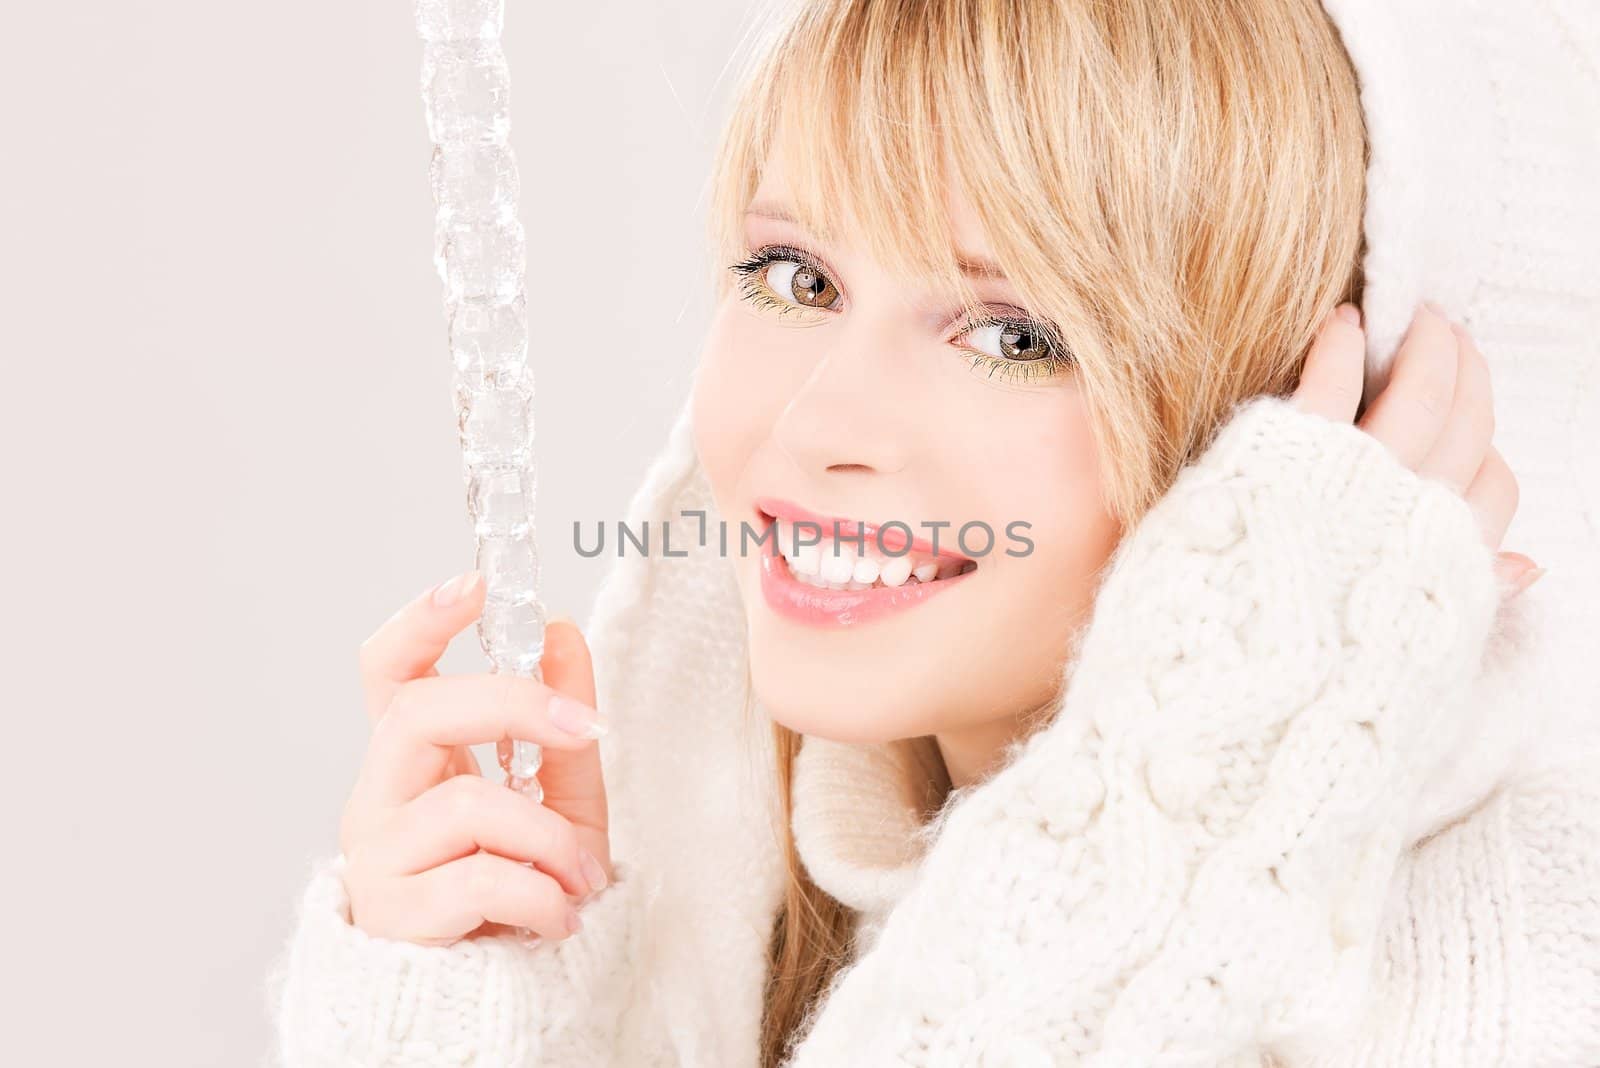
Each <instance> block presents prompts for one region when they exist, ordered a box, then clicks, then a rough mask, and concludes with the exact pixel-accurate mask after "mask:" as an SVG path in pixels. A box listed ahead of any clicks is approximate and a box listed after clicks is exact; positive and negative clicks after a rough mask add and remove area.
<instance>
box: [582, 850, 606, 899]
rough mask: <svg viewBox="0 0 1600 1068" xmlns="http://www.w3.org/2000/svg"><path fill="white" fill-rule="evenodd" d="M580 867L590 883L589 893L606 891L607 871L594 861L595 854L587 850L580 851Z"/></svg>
mask: <svg viewBox="0 0 1600 1068" xmlns="http://www.w3.org/2000/svg"><path fill="white" fill-rule="evenodd" d="M578 867H580V868H582V869H583V877H584V878H585V879H587V880H588V881H589V892H590V893H591V894H592V893H594V892H595V891H597V890H604V889H605V886H606V870H605V869H604V868H602V867H601V866H600V862H599V861H598V860H596V859H594V854H592V853H590V852H589V851H588V850H587V849H580V850H578Z"/></svg>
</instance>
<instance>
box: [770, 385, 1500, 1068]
mask: <svg viewBox="0 0 1600 1068" xmlns="http://www.w3.org/2000/svg"><path fill="white" fill-rule="evenodd" d="M1492 560H1493V557H1492V553H1491V552H1490V550H1489V548H1488V547H1487V546H1486V545H1485V544H1484V543H1483V542H1482V540H1481V535H1480V534H1479V529H1478V525H1477V522H1476V521H1475V519H1474V517H1473V514H1472V512H1471V509H1470V506H1469V505H1467V503H1466V502H1465V501H1464V500H1463V499H1462V498H1461V497H1460V496H1459V495H1458V494H1456V493H1455V492H1454V491H1452V490H1451V489H1450V488H1449V487H1448V486H1445V485H1444V484H1442V483H1438V482H1435V481H1432V480H1429V479H1425V478H1422V477H1420V476H1418V475H1417V474H1416V473H1415V472H1413V471H1411V470H1410V469H1408V468H1406V467H1405V466H1404V465H1402V464H1401V463H1399V462H1398V461H1397V460H1396V459H1395V458H1394V457H1393V456H1392V454H1390V453H1389V451H1388V449H1387V447H1386V446H1384V445H1383V443H1382V442H1379V441H1378V440H1377V439H1375V438H1373V437H1371V436H1370V435H1369V434H1367V433H1366V432H1364V431H1362V430H1361V429H1359V428H1357V427H1355V426H1353V425H1351V424H1347V423H1336V422H1334V421H1332V420H1329V419H1325V418H1322V417H1320V416H1316V415H1312V414H1308V413H1304V412H1301V411H1300V410H1299V409H1298V408H1297V407H1295V406H1294V405H1293V404H1292V402H1290V401H1288V400H1285V399H1281V398H1277V397H1259V398H1256V399H1254V400H1252V401H1250V402H1249V403H1248V404H1246V405H1243V406H1241V407H1240V408H1239V409H1238V410H1236V412H1235V413H1234V416H1233V418H1232V419H1231V420H1230V421H1229V422H1228V423H1227V424H1226V425H1225V426H1224V427H1223V428H1222V430H1221V432H1220V433H1219V434H1218V436H1217V438H1216V440H1215V441H1214V442H1213V443H1212V444H1211V446H1210V447H1209V448H1208V449H1207V450H1206V451H1205V453H1204V454H1203V455H1202V456H1201V457H1200V458H1199V460H1197V461H1196V462H1195V463H1193V464H1191V465H1190V466H1188V467H1186V468H1185V469H1184V470H1183V471H1182V472H1181V473H1180V475H1179V477H1178V479H1177V480H1176V481H1175V482H1174V484H1173V487H1172V489H1171V490H1170V491H1169V492H1168V493H1167V494H1166V495H1165V496H1164V497H1163V498H1162V499H1161V500H1160V501H1158V502H1157V503H1156V505H1155V506H1154V507H1153V508H1152V509H1151V510H1150V511H1149V512H1148V513H1147V514H1146V515H1145V517H1144V518H1143V519H1142V520H1141V521H1140V523H1139V524H1137V525H1136V527H1135V528H1134V529H1133V530H1132V531H1131V532H1130V533H1129V535H1128V536H1127V537H1126V538H1124V540H1123V542H1122V544H1121V545H1119V547H1118V549H1117V552H1116V554H1115V556H1114V558H1113V560H1112V561H1111V565H1110V567H1109V568H1108V571H1107V573H1106V577H1105V580H1104V582H1103V584H1102V586H1101V589H1100V592H1099V596H1098V597H1097V598H1096V602H1095V605H1094V610H1093V618H1092V620H1091V622H1090V624H1089V626H1088V628H1087V630H1086V632H1085V634H1084V636H1083V640H1082V643H1081V645H1080V647H1079V650H1078V654H1077V655H1076V656H1075V657H1074V658H1073V659H1072V662H1071V663H1069V664H1068V666H1067V677H1066V679H1065V687H1064V697H1063V701H1062V707H1061V709H1060V711H1059V713H1058V719H1057V721H1056V722H1055V723H1054V724H1052V726H1051V728H1050V729H1049V730H1044V731H1039V732H1037V733H1035V734H1033V735H1031V736H1030V737H1029V738H1027V739H1026V740H1025V741H1022V742H1019V743H1017V751H1016V752H1014V753H1012V754H1008V756H1009V757H1010V759H1008V760H1007V761H1006V762H1005V764H1004V766H1003V767H1002V768H1001V770H1000V771H998V772H996V773H995V775H994V776H993V777H992V778H991V779H990V780H989V781H988V782H986V783H984V784H983V788H982V789H977V790H967V791H963V792H962V794H958V795H957V796H955V797H953V798H952V799H951V801H950V802H949V803H948V804H947V805H946V806H945V808H944V809H943V810H942V811H941V813H940V815H939V825H938V833H937V835H936V837H934V839H933V844H932V846H931V848H930V849H929V850H928V852H927V854H926V855H925V857H924V858H923V861H922V864H921V866H920V867H919V869H918V874H917V879H916V882H915V883H914V885H913V886H912V888H911V889H910V890H909V891H908V892H907V893H906V895H905V896H904V897H902V898H901V900H900V901H899V902H898V903H897V905H896V906H895V908H894V910H893V911H892V912H891V913H890V914H889V916H888V918H887V920H886V921H885V923H884V926H883V929H882V931H881V933H880V934H879V936H878V938H877V939H876V941H875V942H874V944H873V945H872V947H871V948H870V949H869V950H868V951H867V952H866V953H864V954H862V955H861V956H860V957H859V958H858V959H857V960H856V961H855V963H854V964H852V965H851V966H850V967H848V968H845V969H843V970H842V971H841V972H840V973H838V974H836V975H835V977H834V979H833V982H832V983H831V984H830V986H829V989H828V990H827V991H826V992H825V995H824V996H823V997H822V998H820V999H819V1003H818V1006H817V1008H816V1009H815V1010H814V1011H813V1013H812V1016H811V1017H810V1018H809V1019H808V1021H807V1023H806V1025H805V1027H804V1028H803V1035H802V1038H801V1041H800V1042H799V1043H798V1045H797V1047H796V1048H795V1049H794V1051H793V1058H792V1060H791V1061H789V1062H788V1063H789V1064H790V1065H791V1066H792V1068H823V1066H829V1068H832V1066H838V1065H882V1064H902V1063H903V1064H916V1065H947V1064H948V1065H954V1064H1010V1065H1046V1064H1058V1063H1079V1064H1088V1065H1098V1066H1107V1068H1109V1066H1117V1065H1127V1064H1148V1065H1155V1064H1186V1065H1195V1064H1255V1063H1257V1052H1258V1051H1259V1050H1261V1049H1263V1048H1265V1047H1266V1046H1268V1045H1269V1044H1270V1043H1272V1042H1274V1041H1276V1040H1279V1039H1284V1038H1287V1037H1288V1036H1299V1037H1302V1038H1306V1039H1308V1040H1310V1041H1312V1042H1315V1041H1317V1040H1318V1039H1326V1040H1331V1039H1332V1038H1333V1036H1335V1035H1337V1034H1338V1032H1339V1030H1340V1028H1341V1027H1343V1026H1347V1025H1348V1022H1349V1021H1350V1020H1351V1019H1352V1018H1354V1017H1355V1015H1356V1013H1357V1011H1358V1010H1359V1008H1360V1007H1361V1006H1362V1005H1363V1004H1364V1003H1365V998H1366V995H1367V994H1368V990H1369V984H1370V971H1371V969H1370V961H1371V960H1372V958H1373V956H1374V953H1375V946H1376V943H1377V938H1378V926H1379V917H1380V915H1381V913H1382V912H1383V905H1384V900H1385V896H1386V893H1387V889H1388V886H1389V883H1390V880H1391V878H1392V876H1393V874H1394V871H1395V868H1396V865H1397V863H1398V861H1399V858H1400V856H1401V854H1402V852H1403V851H1404V849H1405V847H1406V845H1407V842H1406V841H1405V834H1404V826H1405V824H1406V815H1407V804H1408V801H1409V799H1410V798H1412V797H1414V796H1415V795H1416V793H1417V791H1418V788H1419V780H1420V779H1421V778H1422V777H1423V776H1424V775H1425V774H1426V772H1427V769H1428V768H1429V767H1430V766H1431V765H1432V764H1433V763H1434V762H1435V761H1437V760H1438V759H1439V755H1440V753H1442V752H1443V751H1444V746H1445V744H1446V740H1447V737H1448V735H1449V734H1450V732H1449V730H1448V726H1449V722H1450V716H1451V712H1452V709H1453V708H1455V707H1456V706H1457V705H1458V704H1460V703H1462V702H1463V700H1464V697H1465V694H1466V693H1467V692H1468V691H1469V690H1470V686H1471V683H1472V680H1473V679H1474V677H1475V676H1476V675H1477V672H1478V668H1479V664H1480V661H1481V657H1482V653H1483V649H1484V646H1485V642H1486V638H1487V636H1488V633H1489V630H1490V627H1491V625H1492V623H1493V619H1494V615H1495V608H1496V605H1497V603H1498V600H1499V596H1498V590H1497V588H1496V584H1495V580H1494V573H1493V567H1492ZM963 795H964V796H963Z"/></svg>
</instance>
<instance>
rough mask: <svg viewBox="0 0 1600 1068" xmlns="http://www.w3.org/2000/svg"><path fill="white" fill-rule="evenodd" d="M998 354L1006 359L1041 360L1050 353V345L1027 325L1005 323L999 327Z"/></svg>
mask: <svg viewBox="0 0 1600 1068" xmlns="http://www.w3.org/2000/svg"><path fill="white" fill-rule="evenodd" d="M1023 342H1027V344H1026V345H1024V344H1023ZM1000 355H1001V356H1002V357H1003V358H1004V359H1007V360H1023V361H1027V360H1042V359H1044V358H1045V357H1047V356H1049V355H1050V346H1049V344H1048V343H1046V342H1045V341H1044V339H1043V338H1041V337H1040V336H1039V335H1038V334H1037V333H1036V332H1034V331H1032V330H1029V329H1028V328H1027V327H1023V326H1012V325H1010V324H1005V325H1003V326H1002V327H1001V329H1000Z"/></svg>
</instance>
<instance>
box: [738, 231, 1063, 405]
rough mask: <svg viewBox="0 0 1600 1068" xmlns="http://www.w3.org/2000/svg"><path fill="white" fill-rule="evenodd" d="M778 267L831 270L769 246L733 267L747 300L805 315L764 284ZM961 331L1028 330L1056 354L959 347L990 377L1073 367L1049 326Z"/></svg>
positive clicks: (966, 323)
mask: <svg viewBox="0 0 1600 1068" xmlns="http://www.w3.org/2000/svg"><path fill="white" fill-rule="evenodd" d="M774 263H798V264H801V265H802V266H805V267H810V268H812V269H814V270H817V271H822V272H824V273H827V268H826V267H824V266H823V264H822V263H821V262H819V261H818V260H817V258H816V257H815V256H812V255H811V254H810V253H808V252H805V251H804V250H802V249H797V248H792V247H790V246H788V245H767V246H765V247H763V248H759V249H757V250H756V251H755V252H753V253H751V254H750V255H749V256H747V257H746V258H744V259H742V260H740V261H739V262H738V263H735V264H732V265H730V266H729V268H728V269H729V270H730V271H732V272H734V274H735V275H737V276H738V278H739V289H740V295H741V296H742V298H743V299H745V300H748V301H749V302H750V303H752V304H754V305H756V306H757V307H762V308H771V309H774V310H775V311H777V312H778V314H780V315H788V314H790V313H792V312H797V311H805V310H806V309H805V308H803V307H802V306H801V305H799V304H794V303H792V302H790V301H787V300H784V299H783V298H781V297H778V296H776V295H774V294H773V292H772V289H771V287H770V286H768V285H767V284H766V283H765V282H763V281H762V280H761V273H762V272H763V271H764V270H765V269H766V268H767V267H770V266H771V265H772V264H774ZM960 325H961V330H960V331H959V332H958V333H957V335H956V336H957V337H962V336H965V335H966V334H968V333H971V332H972V331H974V330H981V329H983V328H984V327H988V326H1000V327H1016V328H1018V329H1023V330H1028V331H1030V332H1034V333H1036V334H1037V335H1038V337H1039V338H1040V340H1042V341H1043V342H1044V343H1045V344H1047V345H1049V346H1050V348H1051V350H1052V354H1051V355H1049V356H1046V357H1044V358H1043V359H1039V360H1008V359H1006V358H1005V357H1003V356H995V355H994V354H992V353H988V352H983V351H981V350H978V349H969V348H966V347H965V346H957V347H958V348H960V349H961V351H962V355H963V356H965V357H966V359H967V360H968V362H970V363H971V364H972V365H973V366H974V367H977V368H979V369H980V370H983V369H986V370H987V371H988V377H990V378H993V377H994V376H995V375H999V376H1001V377H1002V378H1006V379H1010V380H1013V381H1036V380H1039V379H1045V378H1050V377H1052V376H1054V375H1057V374H1060V373H1061V372H1062V371H1064V370H1066V369H1067V368H1069V367H1071V366H1072V363H1073V360H1072V356H1071V355H1070V353H1069V352H1068V350H1067V349H1066V346H1065V345H1063V344H1062V343H1061V342H1060V341H1059V340H1057V339H1058V338H1059V335H1060V332H1059V331H1058V330H1056V329H1055V327H1054V326H1053V325H1051V324H1049V323H1044V322H1040V321H1039V320H1037V319H1018V318H1008V317H991V316H982V317H975V316H973V315H972V314H970V313H964V314H963V315H962V318H961V324H960Z"/></svg>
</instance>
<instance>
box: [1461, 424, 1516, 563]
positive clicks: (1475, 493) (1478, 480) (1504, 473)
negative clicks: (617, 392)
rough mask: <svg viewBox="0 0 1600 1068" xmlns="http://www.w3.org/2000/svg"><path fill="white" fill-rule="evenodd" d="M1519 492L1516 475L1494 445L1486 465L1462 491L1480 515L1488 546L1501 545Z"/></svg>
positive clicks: (1473, 509) (1493, 547)
mask: <svg viewBox="0 0 1600 1068" xmlns="http://www.w3.org/2000/svg"><path fill="white" fill-rule="evenodd" d="M1519 495H1520V490H1519V489H1518V487H1517V479H1516V476H1515V475H1513V474H1512V473H1511V468H1510V467H1509V466H1507V464H1506V462H1505V459H1504V458H1503V457H1501V455H1500V453H1499V451H1498V450H1496V449H1495V448H1494V446H1492V445H1491V446H1490V447H1489V451H1488V452H1487V453H1486V454H1485V455H1484V458H1483V465H1482V466H1481V467H1479V468H1478V473H1477V474H1476V475H1475V476H1474V477H1473V479H1472V482H1471V483H1470V484H1468V486H1467V489H1466V492H1465V493H1464V494H1463V496H1465V497H1466V499H1467V503H1468V504H1470V505H1471V506H1472V511H1473V514H1474V515H1476V516H1477V517H1478V524H1479V527H1480V529H1481V530H1482V531H1483V540H1484V542H1485V543H1486V544H1487V545H1488V546H1489V548H1491V549H1498V548H1499V547H1500V542H1501V540H1502V539H1503V538H1504V537H1505V535H1506V528H1507V527H1508V526H1510V525H1511V517H1512V516H1513V515H1515V514H1516V511H1517V500H1518V497H1519Z"/></svg>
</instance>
